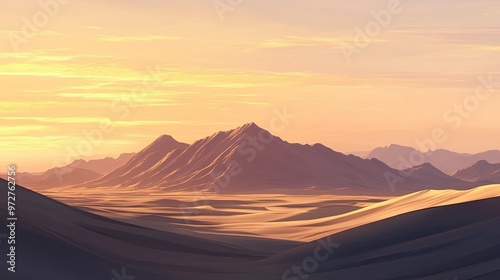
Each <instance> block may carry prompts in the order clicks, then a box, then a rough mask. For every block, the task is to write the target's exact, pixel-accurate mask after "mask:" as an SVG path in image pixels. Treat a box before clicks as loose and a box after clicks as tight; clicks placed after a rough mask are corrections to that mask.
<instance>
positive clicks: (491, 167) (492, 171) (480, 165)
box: [453, 160, 500, 183]
mask: <svg viewBox="0 0 500 280" xmlns="http://www.w3.org/2000/svg"><path fill="white" fill-rule="evenodd" d="M453 177H455V178H458V179H460V180H464V181H469V182H479V181H486V182H489V183H500V163H497V164H491V163H489V162H488V161H486V160H481V161H478V162H476V163H475V164H473V165H471V166H469V167H467V168H465V169H462V170H459V171H457V172H456V173H455V174H453Z"/></svg>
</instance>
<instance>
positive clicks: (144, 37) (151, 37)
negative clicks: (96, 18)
mask: <svg viewBox="0 0 500 280" xmlns="http://www.w3.org/2000/svg"><path fill="white" fill-rule="evenodd" d="M97 39H98V40H101V41H109V42H129V41H160V40H180V39H182V38H181V37H170V36H160V35H140V36H105V37H99V38H97Z"/></svg>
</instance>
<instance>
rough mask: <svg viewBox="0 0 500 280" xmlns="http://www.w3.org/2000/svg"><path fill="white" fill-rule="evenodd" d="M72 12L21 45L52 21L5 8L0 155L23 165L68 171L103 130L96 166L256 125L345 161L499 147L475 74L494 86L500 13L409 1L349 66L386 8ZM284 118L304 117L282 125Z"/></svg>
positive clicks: (73, 5)
mask: <svg viewBox="0 0 500 280" xmlns="http://www.w3.org/2000/svg"><path fill="white" fill-rule="evenodd" d="M61 2H62V1H61ZM67 2H68V3H67V4H64V5H61V6H60V7H59V10H58V11H57V12H56V13H54V15H53V16H51V17H50V19H49V22H48V24H47V25H46V26H44V27H43V28H39V32H38V33H36V35H34V36H33V38H29V40H27V42H26V43H22V44H19V45H17V46H15V48H14V46H13V45H12V44H11V41H12V40H11V39H12V38H13V37H12V36H14V35H12V34H15V35H16V36H20V35H22V32H20V31H21V30H22V29H23V26H24V21H23V18H26V19H27V20H29V21H32V18H33V15H34V14H36V13H37V12H40V11H43V10H42V8H41V7H40V6H39V4H38V1H31V0H30V1H16V2H7V3H4V6H5V8H4V9H0V15H1V16H2V18H3V24H2V26H1V27H0V34H2V36H4V40H3V41H2V42H1V43H0V65H1V66H0V81H1V82H2V84H3V86H4V90H3V91H2V93H0V96H1V98H2V101H3V102H2V103H1V104H0V107H1V109H2V113H3V114H2V116H0V125H1V126H2V128H3V130H2V132H0V141H1V143H2V146H1V147H0V151H1V153H2V156H3V158H4V159H5V160H6V161H7V162H8V163H16V164H18V165H19V166H20V169H21V170H24V171H43V170H46V169H48V168H51V167H54V162H61V163H63V164H64V163H66V162H65V161H64V158H65V157H66V156H67V154H68V152H67V149H68V148H75V147H77V146H78V145H79V143H81V141H84V140H85V139H86V138H85V135H84V131H87V132H91V131H94V130H95V129H100V123H101V122H103V121H104V122H105V123H107V124H109V123H112V124H113V125H114V130H113V131H111V132H109V133H105V135H104V138H103V141H102V143H99V144H98V145H95V146H94V147H93V149H92V155H90V157H91V158H98V157H104V156H117V155H118V154H120V153H125V152H137V151H139V150H140V149H142V148H144V147H145V146H146V145H148V144H149V143H151V142H152V141H153V140H154V139H156V138H157V137H159V136H160V135H162V134H168V135H171V136H173V137H174V138H175V139H177V140H178V141H181V142H186V143H192V142H194V141H195V140H198V139H200V138H204V137H206V136H208V135H211V134H213V133H216V132H217V131H225V130H230V129H234V128H236V127H239V126H241V125H243V124H245V123H248V122H256V123H257V124H258V125H259V126H261V127H263V128H265V129H268V130H270V131H271V132H272V133H273V134H275V135H276V136H279V137H281V138H283V139H284V140H286V141H289V142H298V143H309V144H313V143H322V144H324V145H326V146H328V147H330V148H332V149H334V150H336V151H340V152H344V153H348V152H354V151H366V150H371V149H373V148H376V147H379V146H382V147H383V146H388V145H390V144H399V145H405V146H411V147H418V146H417V145H416V144H415V143H416V141H417V140H423V139H426V138H429V137H431V135H432V133H433V131H434V130H435V129H439V128H442V129H443V131H444V133H445V134H446V136H447V138H446V140H445V141H444V142H443V143H440V144H439V146H438V147H437V148H444V149H449V150H453V151H457V152H471V153H476V152H482V151H486V150H492V149H499V148H500V147H499V146H498V143H500V133H499V132H500V128H499V127H498V123H500V115H499V114H498V113H497V111H496V110H497V108H498V105H497V104H498V101H499V96H498V94H492V95H491V96H489V97H487V98H486V97H485V98H484V99H482V100H479V99H476V100H474V96H475V94H476V90H477V88H478V86H481V85H483V83H482V82H480V81H479V79H480V77H483V79H486V80H488V79H490V81H489V82H490V83H491V85H494V86H495V89H497V88H499V86H497V85H498V81H500V72H499V70H498V69H499V68H498V67H499V64H498V61H500V52H499V50H500V47H499V46H500V36H498V35H500V22H499V21H498V18H499V16H500V3H498V2H495V1H485V0H482V1H460V2H459V3H453V5H451V4H450V2H449V1H444V0H441V1H418V2H416V1H413V2H410V1H401V6H402V12H401V13H398V14H397V15H392V16H391V20H390V23H389V24H388V25H387V27H384V28H383V30H382V31H381V32H380V34H379V35H377V36H375V37H373V38H371V42H370V43H369V44H368V46H366V48H363V49H362V50H361V51H360V52H359V53H357V54H354V55H352V57H351V62H349V61H348V60H346V57H345V56H344V52H343V48H342V46H343V45H342V44H352V43H353V38H354V37H355V36H356V34H357V33H356V31H355V29H356V28H361V29H363V28H364V27H365V25H366V24H368V23H370V22H373V21H374V18H373V15H372V12H379V11H381V10H384V9H387V3H388V1H379V0H373V1H361V0H356V1H349V2H348V3H344V2H341V3H339V2H334V3H333V2H332V1H326V0H318V1H314V2H308V3H307V4H304V2H303V1H296V0H294V1H284V0H279V1H273V2H269V1H263V0H256V1H243V2H242V4H241V5H238V6H237V7H234V10H232V11H228V12H226V13H225V14H224V20H220V18H219V16H218V14H217V12H216V11H215V9H214V7H213V1H195V0H188V1H182V2H179V1H156V0H147V1H138V0H128V1H101V2H99V3H98V2H97V1H95V0H93V1H82V0H70V1H67ZM97 7H98V9H97ZM20 15H24V16H20ZM110 15H113V16H112V17H110ZM200 46H201V47H200ZM16 50H17V51H16ZM148 69H149V70H148ZM148 72H150V73H148ZM151 73H152V74H151ZM490 75H491V76H490ZM144 79H146V80H148V81H149V82H150V84H149V85H150V87H148V89H147V90H144V86H143V80H144ZM160 80H161V81H162V82H161V84H159V83H156V82H155V81H160ZM495 89H493V88H490V89H489V91H488V90H487V89H485V88H483V89H482V91H481V92H482V94H483V95H484V94H486V93H487V92H490V93H493V92H494V90H495ZM134 90H135V92H132V91H134ZM496 91H497V92H498V90H496ZM132 93H138V94H139V96H140V97H139V98H134V97H133V96H131V95H132ZM474 101H477V104H475V103H474ZM457 104H461V105H460V106H462V107H460V106H458V105H457ZM464 104H465V105H464ZM457 106H458V107H457ZM284 108H286V110H287V112H288V113H290V114H292V115H294V116H295V118H294V119H293V120H291V121H290V123H289V124H287V125H286V126H285V127H284V129H283V130H273V129H272V125H271V121H272V120H273V118H275V117H276V116H275V111H282V110H283V109H284ZM464 108H465V109H464ZM467 108H473V110H467ZM460 110H461V111H463V112H460ZM464 110H465V111H464ZM83 157H85V156H83Z"/></svg>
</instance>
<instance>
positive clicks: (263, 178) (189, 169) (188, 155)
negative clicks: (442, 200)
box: [82, 123, 473, 192]
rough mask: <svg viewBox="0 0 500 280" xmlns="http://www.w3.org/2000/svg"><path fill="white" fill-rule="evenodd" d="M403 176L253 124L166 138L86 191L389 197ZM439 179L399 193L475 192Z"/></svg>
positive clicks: (416, 181) (408, 182)
mask: <svg viewBox="0 0 500 280" xmlns="http://www.w3.org/2000/svg"><path fill="white" fill-rule="evenodd" d="M398 172H399V171H397V170H394V169H392V168H390V167H388V166H387V165H386V164H384V163H383V162H381V161H379V160H376V159H372V160H368V159H362V158H360V157H357V156H353V155H344V154H342V153H339V152H335V151H333V150H332V149H330V148H328V147H325V146H323V145H321V144H315V145H312V146H311V145H301V144H291V143H288V142H286V141H284V140H282V139H280V138H279V137H276V136H273V135H271V134H270V133H269V132H268V131H266V130H264V129H262V128H260V127H259V126H257V125H256V124H254V123H250V124H246V125H244V126H241V127H239V128H237V129H234V130H230V131H222V132H218V133H216V134H213V135H212V136H209V137H206V138H204V139H201V140H199V141H196V142H195V143H193V144H191V145H186V144H182V143H179V142H177V141H175V140H174V139H173V138H171V137H170V136H162V137H160V138H158V139H157V140H156V141H155V142H154V143H152V144H151V145H150V146H148V147H147V148H145V149H144V150H142V151H141V152H139V153H137V154H136V155H135V156H134V158H132V159H131V160H130V161H129V162H128V163H127V164H125V165H124V166H122V167H120V168H118V169H117V170H115V171H113V172H111V173H109V174H107V175H105V176H104V177H102V178H99V179H98V180H94V181H92V182H88V183H86V184H85V185H84V186H87V187H98V186H99V187H101V186H123V187H138V188H150V187H161V188H165V189H169V190H193V189H196V190H212V191H217V192H219V191H228V192H249V191H250V192H252V191H255V192H258V191H262V190H269V189H278V188H280V189H288V190H294V189H297V190H303V189H305V188H319V189H335V188H338V189H346V188H347V189H348V188H352V189H353V190H355V191H360V192H370V191H380V190H384V191H388V190H389V187H388V180H387V174H388V173H390V174H394V175H397V174H398ZM431 173H432V172H431ZM435 173H437V172H433V174H432V175H434V177H432V179H426V178H425V176H419V177H412V176H410V177H408V178H405V179H404V180H402V182H398V185H396V187H400V188H402V189H407V190H411V191H413V190H421V189H427V188H453V187H456V188H469V187H472V186H473V185H471V184H470V183H465V182H462V181H460V180H458V179H456V178H453V177H450V176H447V175H446V174H442V175H444V176H441V177H440V176H437V177H439V180H437V181H436V182H433V180H434V179H435V177H436V176H435V175H436V174H435ZM82 186H83V185H82Z"/></svg>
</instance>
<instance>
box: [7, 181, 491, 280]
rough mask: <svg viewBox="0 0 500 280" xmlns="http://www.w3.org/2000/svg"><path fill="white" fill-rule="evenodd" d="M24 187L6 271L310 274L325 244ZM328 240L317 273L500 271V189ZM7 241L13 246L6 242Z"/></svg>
mask: <svg viewBox="0 0 500 280" xmlns="http://www.w3.org/2000/svg"><path fill="white" fill-rule="evenodd" d="M0 185H1V189H2V191H1V192H0V200H1V201H6V188H5V187H6V185H7V184H6V182H5V181H4V180H2V181H1V182H0ZM16 193H17V204H18V210H17V212H18V213H17V215H18V218H19V221H18V227H17V240H18V244H17V267H16V270H17V272H16V273H15V274H13V273H7V272H6V269H5V267H4V268H3V269H2V271H1V272H0V275H1V276H2V277H1V279H22V280H30V279H51V280H59V279H60V280H73V279H75V280H90V279H92V280H98V279H103V280H108V279H112V278H115V279H116V277H117V276H116V275H114V274H113V273H112V271H113V270H115V272H116V273H118V275H121V272H122V268H126V273H127V275H129V276H135V278H133V279H135V280H141V279H144V280H146V279H147V280H156V279H158V280H159V279H162V280H164V279H182V280H198V279H228V280H229V279H231V280H233V279H243V280H246V279H248V280H250V279H252V280H254V279H259V280H267V279H269V280H271V279H293V280H296V279H301V278H299V277H298V276H296V275H295V276H294V275H288V276H287V277H285V278H283V273H284V272H285V271H286V270H288V269H290V268H291V267H292V265H294V264H298V265H300V264H301V263H303V262H304V260H306V259H308V258H311V257H314V252H315V250H316V248H317V247H318V244H320V242H319V241H315V242H311V243H307V244H303V245H297V246H293V247H289V249H286V250H283V251H282V252H280V253H275V254H271V253H266V252H262V251H259V250H257V249H254V250H252V249H249V248H248V247H243V246H242V247H239V246H235V245H230V244H228V243H225V242H223V241H224V240H222V239H221V240H216V239H213V238H212V239H208V238H207V239H204V238H197V237H193V236H187V235H182V234H177V233H172V232H168V231H159V230H153V229H149V228H144V227H139V226H134V225H130V224H126V223H122V222H117V221H114V220H111V219H108V218H104V217H101V216H97V215H94V214H89V213H87V212H84V211H82V210H78V209H75V208H73V207H70V206H67V205H65V204H62V203H59V202H57V201H55V200H52V199H50V198H47V197H44V196H42V195H40V194H37V193H35V192H32V191H29V190H26V189H24V188H22V187H18V189H17V191H16ZM1 205H2V206H1V207H0V211H1V213H2V215H3V216H2V220H4V221H5V213H6V207H5V203H2V204H1ZM324 240H329V241H333V242H335V243H338V244H339V245H340V247H338V248H336V249H335V252H333V253H332V254H331V255H330V256H329V257H328V258H327V259H326V260H324V261H319V262H318V266H317V268H315V269H314V271H312V272H310V273H308V274H307V275H306V276H309V277H308V278H307V279H325V280H326V279H350V280H351V279H353V280H356V279H360V280H361V279H363V280H370V279H373V280H375V279H446V278H448V279H454V278H455V277H458V279H498V275H499V268H500V198H491V199H485V200H480V201H473V202H468V203H462V204H456V205H451V206H444V207H437V208H430V209H425V210H421V211H416V212H412V213H407V214H403V215H400V216H396V217H393V218H390V219H386V220H382V221H378V222H375V223H371V224H366V225H364V226H360V227H357V228H354V229H351V230H347V231H344V232H340V233H338V234H335V235H332V236H330V237H325V238H324V239H323V240H322V241H324ZM266 242H270V241H269V240H266ZM274 242H276V243H280V242H283V241H279V240H275V241H274ZM0 245H1V246H2V252H4V251H5V250H6V243H5V242H3V243H2V244H0ZM2 256H3V257H2V263H4V266H5V263H6V262H5V258H6V256H5V254H2ZM4 275H6V276H7V278H5V277H4ZM123 279H127V280H129V279H132V278H126V277H123ZM116 280H121V279H116Z"/></svg>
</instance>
